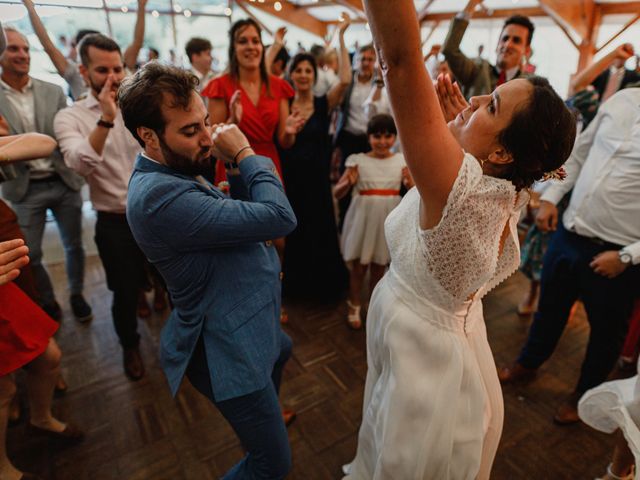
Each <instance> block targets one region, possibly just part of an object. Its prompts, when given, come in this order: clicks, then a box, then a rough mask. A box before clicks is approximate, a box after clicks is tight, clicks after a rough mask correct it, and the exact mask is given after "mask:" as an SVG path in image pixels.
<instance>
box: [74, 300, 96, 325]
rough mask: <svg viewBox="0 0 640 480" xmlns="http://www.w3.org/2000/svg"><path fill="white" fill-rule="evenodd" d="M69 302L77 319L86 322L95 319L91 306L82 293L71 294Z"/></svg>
mask: <svg viewBox="0 0 640 480" xmlns="http://www.w3.org/2000/svg"><path fill="white" fill-rule="evenodd" d="M69 303H70V304H71V310H72V311H73V315H74V316H75V317H76V320H77V321H79V322H80V323H84V322H88V321H89V320H92V319H93V312H92V311H91V306H90V305H89V304H88V303H87V302H86V300H85V299H84V297H83V296H82V294H77V295H71V297H69Z"/></svg>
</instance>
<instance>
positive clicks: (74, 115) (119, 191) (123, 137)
mask: <svg viewBox="0 0 640 480" xmlns="http://www.w3.org/2000/svg"><path fill="white" fill-rule="evenodd" d="M101 113H102V109H101V108H100V104H99V103H98V100H97V99H96V98H95V97H94V96H93V95H88V96H87V97H86V98H83V99H82V100H78V101H77V102H76V103H74V104H73V106H72V107H69V108H65V109H63V110H60V111H59V112H58V114H57V115H56V117H55V119H54V121H53V129H54V131H55V133H56V138H57V140H58V144H59V145H60V150H61V151H62V154H63V155H64V161H65V163H66V164H67V166H68V167H69V168H71V169H73V170H75V171H76V172H77V173H79V174H80V175H82V176H83V177H85V178H86V180H87V183H88V184H89V195H90V196H91V203H93V207H94V208H95V209H96V210H98V211H102V212H110V213H125V210H126V206H127V190H128V188H129V178H130V177H131V172H132V171H133V165H134V163H135V160H136V157H137V156H138V153H140V152H142V147H141V146H140V144H139V143H138V142H137V141H136V140H135V138H133V135H131V133H130V132H129V130H127V127H125V126H124V121H123V119H122V113H121V112H120V110H118V114H117V115H116V118H115V120H114V121H113V123H114V125H115V126H114V127H113V128H111V129H110V130H109V135H108V136H107V140H106V142H105V144H104V148H103V149H102V155H99V154H98V153H97V152H96V151H95V150H94V149H93V147H92V146H91V144H90V143H89V134H90V133H91V132H92V131H93V129H94V128H96V122H97V121H98V119H99V118H100V114H101Z"/></svg>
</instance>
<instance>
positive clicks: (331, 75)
mask: <svg viewBox="0 0 640 480" xmlns="http://www.w3.org/2000/svg"><path fill="white" fill-rule="evenodd" d="M338 83H340V77H338V75H336V72H334V71H333V70H331V69H330V68H327V69H326V70H325V69H324V68H318V78H317V79H316V84H315V85H314V86H313V95H314V96H316V97H322V96H323V95H326V94H327V93H329V90H331V89H332V88H333V86H334V85H337V84H338Z"/></svg>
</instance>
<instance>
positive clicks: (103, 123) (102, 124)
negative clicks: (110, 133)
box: [96, 117, 114, 128]
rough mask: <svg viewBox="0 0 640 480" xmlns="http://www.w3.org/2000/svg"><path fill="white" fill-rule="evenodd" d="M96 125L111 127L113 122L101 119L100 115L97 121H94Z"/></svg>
mask: <svg viewBox="0 0 640 480" xmlns="http://www.w3.org/2000/svg"><path fill="white" fill-rule="evenodd" d="M96 125H99V126H100V127H104V128H113V127H114V123H113V122H107V121H106V120H103V119H102V117H100V118H99V119H98V121H97V122H96Z"/></svg>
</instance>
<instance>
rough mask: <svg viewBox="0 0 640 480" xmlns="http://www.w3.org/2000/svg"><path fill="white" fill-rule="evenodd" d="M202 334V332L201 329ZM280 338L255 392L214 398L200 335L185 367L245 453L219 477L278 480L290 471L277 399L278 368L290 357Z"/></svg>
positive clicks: (288, 341)
mask: <svg viewBox="0 0 640 480" xmlns="http://www.w3.org/2000/svg"><path fill="white" fill-rule="evenodd" d="M203 335H206V334H205V333H204V332H203ZM281 337H282V348H281V350H280V357H279V358H278V360H277V361H276V363H275V365H274V367H273V371H272V375H271V383H270V384H269V385H267V386H266V387H265V388H263V389H262V390H258V391H257V392H253V393H250V394H248V395H243V396H241V397H236V398H231V399H229V400H223V401H221V402H217V401H216V400H215V398H214V395H213V391H212V389H211V381H210V379H209V378H210V377H209V368H208V366H207V359H206V354H205V349H204V344H203V342H202V337H200V339H199V340H198V343H197V345H196V349H195V351H194V352H193V356H192V357H191V362H190V363H189V367H188V368H187V377H188V378H189V381H190V382H191V384H192V385H193V386H194V387H195V388H196V390H198V391H199V392H200V393H202V394H203V395H204V396H206V397H207V398H209V400H211V402H212V403H213V404H214V405H215V406H216V408H217V409H218V410H219V411H220V413H222V415H223V416H224V418H225V419H226V420H227V421H228V422H229V424H230V425H231V427H232V428H233V430H234V431H235V432H236V435H238V438H239V439H240V442H242V446H243V447H244V449H245V450H246V452H247V455H246V456H245V457H244V458H243V459H242V460H241V461H240V462H239V463H237V464H236V465H234V466H233V467H232V468H231V470H229V471H228V472H227V473H226V474H225V476H224V477H222V478H223V480H267V479H268V480H279V479H283V478H285V477H286V476H287V474H288V473H289V470H291V449H290V447H289V437H288V435H287V427H286V426H285V424H284V421H283V419H282V412H281V410H280V403H279V402H278V391H279V390H280V379H281V377H282V369H283V368H284V365H285V363H286V362H287V360H288V359H289V357H290V356H291V339H289V337H288V336H287V335H285V334H284V333H283V334H282V335H281Z"/></svg>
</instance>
